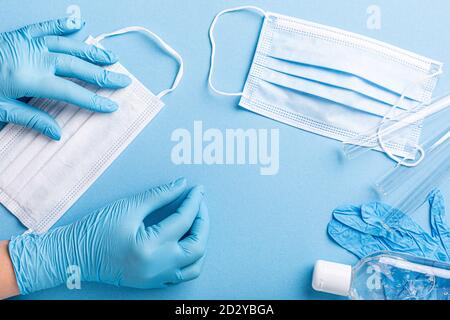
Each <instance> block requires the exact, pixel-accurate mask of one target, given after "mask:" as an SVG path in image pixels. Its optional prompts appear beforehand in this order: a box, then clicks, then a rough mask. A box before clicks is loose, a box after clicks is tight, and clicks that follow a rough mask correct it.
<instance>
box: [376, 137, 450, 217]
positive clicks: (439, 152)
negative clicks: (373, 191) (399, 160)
mask: <svg viewBox="0 0 450 320" xmlns="http://www.w3.org/2000/svg"><path fill="white" fill-rule="evenodd" d="M447 137H450V135H447ZM427 160H428V161H427V162H426V163H425V162H424V163H422V164H421V169H420V170H417V169H418V168H416V169H410V170H407V171H404V169H403V170H398V171H394V172H393V173H392V174H391V175H388V176H387V177H385V178H384V179H383V180H382V182H381V183H380V184H379V185H378V189H379V190H380V191H381V192H384V196H385V197H389V196H391V195H392V194H393V193H394V192H395V191H397V190H399V189H400V187H401V185H403V186H405V185H406V186H407V187H408V192H405V193H403V194H401V196H400V197H397V198H395V201H390V204H391V205H392V207H393V212H394V211H395V208H396V209H398V210H400V211H402V212H404V213H410V214H411V213H413V212H414V211H416V210H417V209H418V208H419V207H420V206H421V205H422V204H423V203H424V201H425V200H426V198H427V196H428V194H429V193H430V192H431V191H432V190H433V189H434V188H435V187H437V186H438V185H439V184H440V183H441V182H442V181H443V180H444V179H446V177H447V176H448V174H449V173H450V138H447V139H446V140H444V141H443V142H442V143H441V144H439V145H438V146H436V147H435V149H434V150H432V151H431V154H430V157H429V158H428V159H427ZM413 177H414V178H415V180H414V184H412V183H410V181H411V180H412V178H413ZM395 180H398V181H399V182H400V183H394V182H393V181H395ZM387 190H388V191H389V193H388V192H387ZM391 198H393V197H392V196H391Z"/></svg>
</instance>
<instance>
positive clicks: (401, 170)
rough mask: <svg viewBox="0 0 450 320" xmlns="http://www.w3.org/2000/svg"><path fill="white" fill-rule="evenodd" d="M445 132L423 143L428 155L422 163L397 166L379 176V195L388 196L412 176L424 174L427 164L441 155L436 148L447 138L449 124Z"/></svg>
mask: <svg viewBox="0 0 450 320" xmlns="http://www.w3.org/2000/svg"><path fill="white" fill-rule="evenodd" d="M444 132H446V134H439V135H437V136H435V137H433V138H432V139H430V140H428V141H427V142H425V144H424V150H425V151H426V152H427V154H428V157H427V158H426V159H425V160H424V162H423V163H422V164H420V165H419V166H417V167H415V168H410V167H404V166H398V167H395V168H394V169H393V170H391V171H389V172H388V173H387V174H386V175H384V176H383V177H381V178H380V179H379V180H377V181H376V182H375V189H376V190H377V191H378V193H379V194H380V196H383V197H386V196H389V194H391V193H392V192H395V190H398V189H399V188H400V187H401V186H402V185H403V184H406V183H408V182H409V181H411V180H413V178H414V177H419V176H421V175H425V174H426V173H427V172H428V170H430V165H429V164H435V163H436V161H438V160H439V157H440V156H441V155H440V153H439V152H434V151H438V150H435V149H438V148H439V147H440V145H441V144H443V143H445V141H444V142H442V140H444V139H445V140H446V139H449V135H450V126H449V127H448V128H447V130H445V131H444Z"/></svg>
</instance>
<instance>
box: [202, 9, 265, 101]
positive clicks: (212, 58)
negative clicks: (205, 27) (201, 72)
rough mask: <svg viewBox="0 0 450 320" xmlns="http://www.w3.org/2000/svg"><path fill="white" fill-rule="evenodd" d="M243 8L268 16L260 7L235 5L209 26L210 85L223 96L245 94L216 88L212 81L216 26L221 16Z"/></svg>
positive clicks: (218, 15) (220, 14) (217, 16)
mask: <svg viewBox="0 0 450 320" xmlns="http://www.w3.org/2000/svg"><path fill="white" fill-rule="evenodd" d="M243 10H248V11H254V12H257V13H260V14H261V15H262V16H263V17H266V18H267V16H268V15H267V13H266V12H265V11H264V10H263V9H261V8H258V7H255V6H240V7H235V8H230V9H225V10H222V11H220V12H219V13H218V14H217V15H216V16H215V17H214V20H213V21H212V23H211V26H210V27H209V41H210V42H211V60H210V67H209V75H208V85H209V87H210V88H211V90H213V91H214V92H215V93H217V94H219V95H223V96H228V97H240V96H242V95H243V94H244V92H236V93H234V92H225V91H221V90H219V89H216V87H215V86H214V85H213V83H212V75H213V71H214V62H215V57H216V41H215V39H214V30H215V28H216V23H217V20H218V19H219V17H220V16H222V15H224V14H227V13H230V12H236V11H243Z"/></svg>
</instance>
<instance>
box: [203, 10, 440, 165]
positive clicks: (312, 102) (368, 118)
mask: <svg viewBox="0 0 450 320" xmlns="http://www.w3.org/2000/svg"><path fill="white" fill-rule="evenodd" d="M239 10H252V11H255V12H257V13H259V14H261V15H262V16H264V22H263V25H262V29H261V32H260V36H259V41H258V45H257V48H256V52H255V55H254V59H253V63H252V65H251V68H250V72H249V74H248V77H247V80H246V83H245V86H244V90H243V92H237V93H228V92H224V91H221V90H218V89H216V88H215V86H214V85H213V81H212V75H213V71H214V62H215V54H216V45H215V40H214V29H215V25H216V22H217V20H218V18H219V17H220V16H221V15H223V14H226V13H230V12H234V11H239ZM209 36H210V40H211V47H212V52H211V67H210V72H209V78H208V83H209V86H210V88H211V89H212V90H213V91H214V92H216V93H218V94H221V95H226V96H240V97H241V99H240V102H239V105H240V106H241V107H244V108H246V109H248V110H251V111H253V112H256V113H259V114H261V115H264V116H266V117H269V118H272V119H275V120H278V121H280V122H283V123H286V124H289V125H292V126H294V127H297V128H300V129H304V130H307V131H310V132H313V133H316V134H320V135H323V136H326V137H330V138H333V139H337V140H339V141H346V140H350V139H351V138H354V137H356V136H358V135H360V134H363V133H364V132H367V131H369V129H371V128H373V127H376V126H377V125H379V124H380V123H381V122H382V121H383V120H384V117H385V116H386V115H387V114H389V115H390V116H397V115H398V114H399V113H402V112H407V110H410V109H412V108H414V107H416V106H418V105H420V104H421V103H423V102H427V101H429V100H430V99H431V97H432V94H433V90H434V88H435V86H436V83H437V76H438V75H439V74H440V73H442V63H440V62H437V61H433V60H431V59H428V58H425V57H422V56H419V55H417V54H415V53H412V52H408V51H405V50H403V49H400V48H396V47H394V46H391V45H388V44H386V43H383V42H380V41H377V40H374V39H370V38H367V37H364V36H361V35H357V34H354V33H350V32H347V31H343V30H340V29H336V28H332V27H328V26H324V25H320V24H317V23H312V22H309V21H305V20H300V19H297V18H292V17H288V16H283V15H280V14H277V13H271V12H265V11H263V10H262V9H260V8H257V7H253V6H243V7H237V8H232V9H227V10H224V11H222V12H220V13H218V14H217V15H216V17H215V18H214V20H213V22H212V24H211V28H210V31H209ZM394 107H395V108H394ZM420 132H421V126H420V125H419V124H414V125H411V126H408V127H406V128H405V129H403V130H402V131H401V132H399V135H398V137H396V138H395V139H393V140H392V141H390V142H389V143H388V144H387V147H389V149H390V150H391V151H392V153H393V154H395V155H398V156H401V157H404V158H414V152H413V151H412V150H411V148H410V147H407V146H411V145H417V143H418V141H419V137H420Z"/></svg>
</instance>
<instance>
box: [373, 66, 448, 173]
mask: <svg viewBox="0 0 450 320" xmlns="http://www.w3.org/2000/svg"><path fill="white" fill-rule="evenodd" d="M442 73H443V70H442V68H441V69H439V70H438V71H436V72H435V73H432V74H430V75H428V76H426V77H424V78H422V79H419V80H417V81H413V82H412V83H411V84H410V85H408V86H407V87H406V88H405V90H403V93H402V95H401V96H400V98H399V99H398V102H397V103H396V104H395V105H394V106H392V108H391V110H390V111H389V112H388V113H387V114H386V115H385V116H384V117H383V119H382V120H381V124H380V126H379V127H378V132H377V136H378V143H379V144H380V147H381V149H382V150H383V151H384V152H385V153H386V155H387V156H388V157H389V158H391V159H392V160H394V161H395V162H397V164H398V165H402V166H405V167H416V166H418V165H419V164H420V163H421V162H422V161H423V159H425V153H426V152H425V150H424V149H423V148H422V146H420V145H417V146H415V147H416V148H417V151H418V152H419V153H420V156H419V158H418V159H417V160H416V161H413V162H408V161H406V160H405V159H401V158H400V157H397V156H396V155H394V154H393V153H392V152H391V151H390V150H389V148H388V147H387V146H386V145H385V143H384V141H383V136H382V135H381V134H380V133H381V129H382V126H383V124H384V123H385V122H386V120H388V118H389V117H390V115H391V114H392V113H393V112H394V110H395V109H397V108H398V106H399V105H400V104H401V103H402V101H403V100H404V99H405V96H406V93H407V91H408V90H409V89H410V88H412V87H414V86H415V85H417V84H420V83H422V82H424V81H426V80H428V79H432V78H434V77H437V76H439V75H441V74H442Z"/></svg>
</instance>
